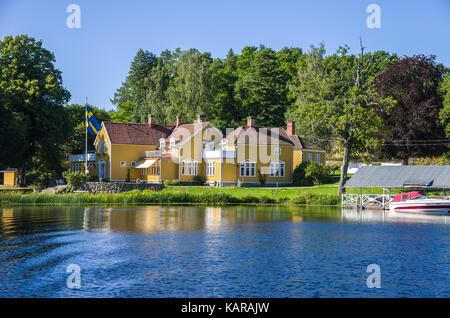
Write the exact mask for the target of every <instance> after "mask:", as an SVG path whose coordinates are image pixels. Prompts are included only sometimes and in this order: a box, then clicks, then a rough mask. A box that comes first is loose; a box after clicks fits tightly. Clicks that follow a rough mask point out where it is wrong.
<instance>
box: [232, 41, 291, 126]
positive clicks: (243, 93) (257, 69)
mask: <svg viewBox="0 0 450 318" xmlns="http://www.w3.org/2000/svg"><path fill="white" fill-rule="evenodd" d="M239 60H240V61H238V68H239V70H238V76H239V79H238V80H237V82H236V85H235V93H236V100H237V101H238V102H239V103H240V105H242V106H241V110H242V111H241V120H244V118H245V117H247V116H255V118H256V120H257V122H258V123H259V125H261V126H269V127H280V126H283V125H284V123H285V118H284V113H285V111H286V106H287V86H286V82H285V81H284V78H283V72H282V70H281V68H280V64H279V61H278V59H277V56H276V54H275V52H274V51H273V50H272V49H268V48H265V47H264V46H260V48H259V50H257V51H256V50H255V49H254V48H253V47H250V48H248V49H244V50H243V51H242V55H241V56H240V58H239Z"/></svg>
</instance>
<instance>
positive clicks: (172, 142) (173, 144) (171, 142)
mask: <svg viewBox="0 0 450 318" xmlns="http://www.w3.org/2000/svg"><path fill="white" fill-rule="evenodd" d="M169 148H170V149H172V148H175V139H174V138H170V144H169Z"/></svg>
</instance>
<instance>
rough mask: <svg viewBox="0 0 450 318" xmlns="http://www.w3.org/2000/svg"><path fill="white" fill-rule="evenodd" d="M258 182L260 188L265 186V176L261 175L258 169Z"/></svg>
mask: <svg viewBox="0 0 450 318" xmlns="http://www.w3.org/2000/svg"><path fill="white" fill-rule="evenodd" d="M257 173H258V181H259V184H260V186H261V187H264V185H265V184H266V178H267V175H265V174H263V173H261V169H258V172H257Z"/></svg>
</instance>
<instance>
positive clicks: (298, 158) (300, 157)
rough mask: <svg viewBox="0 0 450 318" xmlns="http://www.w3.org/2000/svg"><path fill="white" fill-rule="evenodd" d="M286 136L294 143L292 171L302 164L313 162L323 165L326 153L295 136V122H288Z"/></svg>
mask: <svg viewBox="0 0 450 318" xmlns="http://www.w3.org/2000/svg"><path fill="white" fill-rule="evenodd" d="M286 131H287V134H288V135H289V137H290V138H291V140H292V142H293V143H294V169H295V168H297V167H298V166H299V165H300V164H301V163H302V162H305V161H314V162H317V163H320V164H325V155H326V151H325V150H324V149H323V148H320V147H319V146H316V145H314V144H313V143H312V142H310V141H308V140H306V139H304V138H302V137H300V136H298V135H296V134H295V121H289V122H288V123H287V127H286Z"/></svg>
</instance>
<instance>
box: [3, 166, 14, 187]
mask: <svg viewBox="0 0 450 318" xmlns="http://www.w3.org/2000/svg"><path fill="white" fill-rule="evenodd" d="M0 173H3V184H4V185H7V186H15V185H17V176H18V172H17V169H16V168H8V169H5V170H2V171H0Z"/></svg>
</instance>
